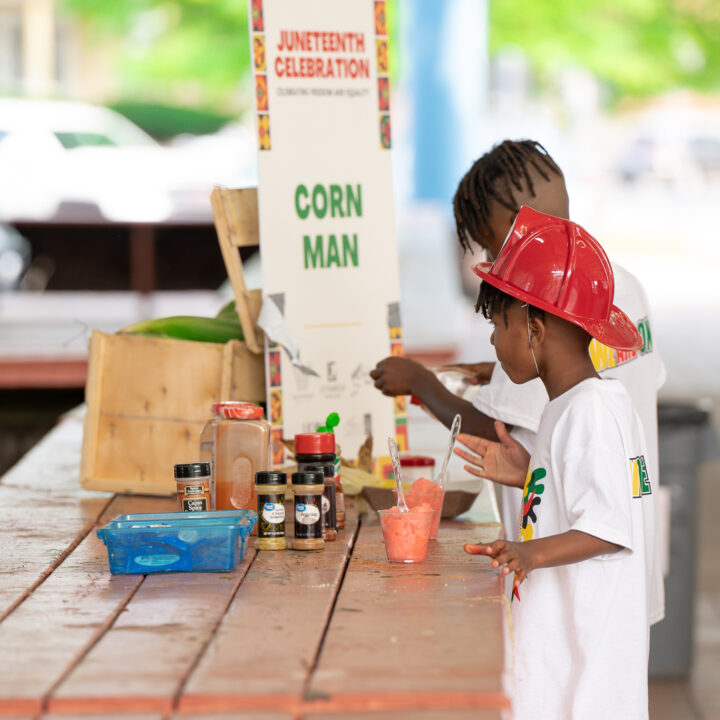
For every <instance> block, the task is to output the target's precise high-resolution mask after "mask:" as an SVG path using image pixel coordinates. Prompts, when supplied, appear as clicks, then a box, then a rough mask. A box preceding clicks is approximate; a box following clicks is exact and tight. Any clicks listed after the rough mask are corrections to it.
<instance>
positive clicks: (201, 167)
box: [0, 98, 255, 222]
mask: <svg viewBox="0 0 720 720" xmlns="http://www.w3.org/2000/svg"><path fill="white" fill-rule="evenodd" d="M254 157H255V154H254V148H253V149H251V148H249V147H248V146H247V143H246V144H245V145H239V146H238V147H237V148H234V152H225V153H224V154H223V155H220V154H218V153H214V154H208V155H205V154H200V153H198V152H194V151H192V146H189V147H183V146H179V147H165V146H163V145H161V144H159V143H158V142H156V141H155V140H154V139H153V138H151V137H150V136H149V135H147V134H146V133H145V132H143V131H142V130H141V129H140V128H139V127H137V126H136V125H135V124H133V123H132V122H130V121H129V120H128V119H127V118H125V117H123V116H122V115H119V114H118V113H116V112H114V111H112V110H109V109H108V108H104V107H99V106H94V105H88V104H84V103H75V102H55V101H40V100H26V99H15V98H0V220H2V221H6V222H7V221H20V220H37V221H52V220H63V221H70V222H75V221H77V222H87V221H93V220H97V221H102V220H107V221H114V222H163V221H190V222H192V221H208V222H209V221H210V220H211V218H212V213H211V209H210V202H209V194H210V190H211V189H212V187H213V185H217V184H220V185H233V184H235V183H237V182H240V181H241V177H240V176H241V173H240V172H239V171H240V170H241V169H242V168H244V167H246V166H247V165H248V162H249V161H250V160H249V158H251V159H252V161H254Z"/></svg>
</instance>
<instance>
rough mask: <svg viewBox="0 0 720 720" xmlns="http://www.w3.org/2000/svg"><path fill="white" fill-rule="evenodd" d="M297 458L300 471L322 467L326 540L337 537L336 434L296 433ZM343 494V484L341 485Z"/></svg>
mask: <svg viewBox="0 0 720 720" xmlns="http://www.w3.org/2000/svg"><path fill="white" fill-rule="evenodd" d="M295 460H296V461H297V464H298V471H299V472H307V471H309V470H310V468H315V467H318V466H319V467H321V468H322V470H323V474H324V476H325V479H324V484H325V490H324V494H323V497H324V501H323V517H324V519H325V523H324V527H326V528H327V529H326V531H325V533H324V535H323V537H325V539H326V540H335V539H337V530H338V527H339V517H338V515H339V513H338V510H339V506H338V495H337V482H336V478H335V475H336V470H335V460H336V457H335V435H333V434H332V433H327V432H315V433H298V434H297V435H295ZM340 494H341V495H342V486H341V487H340ZM342 508H343V525H344V520H345V504H344V502H343V506H342Z"/></svg>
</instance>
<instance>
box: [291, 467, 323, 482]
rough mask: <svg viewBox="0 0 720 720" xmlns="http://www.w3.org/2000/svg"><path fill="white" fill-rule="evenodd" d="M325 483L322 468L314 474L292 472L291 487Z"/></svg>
mask: <svg viewBox="0 0 720 720" xmlns="http://www.w3.org/2000/svg"><path fill="white" fill-rule="evenodd" d="M324 482H325V473H324V472H322V468H318V469H317V471H316V472H294V473H293V474H292V484H293V485H322V484H324Z"/></svg>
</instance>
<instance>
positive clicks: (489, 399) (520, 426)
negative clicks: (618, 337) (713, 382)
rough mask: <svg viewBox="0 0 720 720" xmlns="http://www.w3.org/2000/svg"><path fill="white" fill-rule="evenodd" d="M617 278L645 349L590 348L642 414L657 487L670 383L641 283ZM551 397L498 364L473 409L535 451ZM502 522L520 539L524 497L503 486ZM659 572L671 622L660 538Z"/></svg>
mask: <svg viewBox="0 0 720 720" xmlns="http://www.w3.org/2000/svg"><path fill="white" fill-rule="evenodd" d="M612 268H613V274H614V275H615V297H614V303H615V305H617V306H618V307H619V308H620V309H621V310H623V312H625V313H626V314H627V315H628V317H629V318H630V319H631V320H632V321H633V322H634V323H635V325H636V326H637V327H638V329H639V330H640V333H641V335H642V336H643V340H644V341H645V345H644V346H643V348H642V349H641V350H639V351H632V352H625V351H620V350H615V349H613V348H609V347H607V346H605V345H601V344H600V343H598V342H597V341H596V340H593V342H592V343H591V345H590V353H591V356H592V358H593V363H594V365H595V369H596V370H597V371H598V372H599V373H600V376H601V377H603V378H615V379H617V380H620V381H621V382H622V384H623V385H624V386H625V388H626V390H627V391H628V393H629V394H630V397H631V398H632V402H633V406H634V407H635V409H636V410H637V412H638V414H639V415H640V420H641V421H642V426H643V430H644V432H645V439H646V442H647V448H648V452H647V456H646V458H647V464H648V467H649V472H650V477H651V478H653V480H654V482H656V483H657V482H658V480H657V479H658V478H659V468H658V465H659V462H658V434H657V391H658V389H659V388H661V387H662V385H663V383H664V382H665V365H664V363H663V361H662V358H661V357H660V355H659V353H658V351H657V348H655V347H654V345H653V338H652V331H651V322H650V305H649V303H648V300H647V296H646V295H645V291H644V290H643V287H642V285H641V284H640V281H639V280H638V279H637V278H636V277H635V276H634V275H633V274H632V273H630V272H628V271H627V270H625V269H624V268H623V267H621V266H620V265H616V264H615V263H612ZM547 401H548V395H547V391H546V390H545V386H544V385H543V384H542V381H541V380H540V378H537V379H536V380H531V381H530V382H527V383H524V384H523V385H516V384H515V383H514V382H513V381H512V380H510V378H509V377H508V376H507V374H506V373H505V371H504V370H503V369H502V367H500V363H496V364H495V368H494V370H493V374H492V377H491V379H490V382H489V383H488V384H487V385H481V386H479V387H478V389H477V392H476V393H475V396H474V397H473V400H472V404H473V406H474V407H475V408H477V409H478V410H480V412H482V413H484V414H485V415H488V416H489V417H492V418H497V419H498V420H502V421H503V422H504V423H507V424H509V425H512V426H513V430H511V431H510V434H511V435H512V436H513V437H514V438H515V439H516V440H517V441H518V442H519V443H521V444H522V445H523V447H525V449H526V450H527V451H528V452H532V441H533V434H534V433H535V432H537V429H538V425H539V423H540V416H541V414H542V411H543V408H544V407H545V405H546V404H547ZM501 493H502V503H503V512H502V520H503V524H504V525H505V529H506V532H507V533H508V539H509V540H514V539H515V537H514V532H515V529H516V527H517V518H518V515H519V513H520V504H521V500H522V493H521V492H520V490H518V489H516V488H511V487H506V486H502V490H501ZM654 549H655V562H656V564H657V565H656V568H655V573H654V576H653V583H652V590H653V598H654V599H653V612H652V614H651V621H652V622H653V623H655V622H658V621H660V620H662V619H663V617H665V590H664V585H663V578H662V567H661V557H660V556H661V552H660V549H661V548H660V542H659V539H658V541H657V542H655V544H654Z"/></svg>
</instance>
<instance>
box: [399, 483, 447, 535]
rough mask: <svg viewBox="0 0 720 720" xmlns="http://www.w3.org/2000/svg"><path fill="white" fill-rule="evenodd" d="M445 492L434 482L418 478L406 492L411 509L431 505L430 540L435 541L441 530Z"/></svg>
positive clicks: (406, 500)
mask: <svg viewBox="0 0 720 720" xmlns="http://www.w3.org/2000/svg"><path fill="white" fill-rule="evenodd" d="M393 492H394V493H395V501H396V502H397V489H395V488H394V489H393ZM444 499H445V491H444V490H443V489H442V488H441V487H440V486H439V485H438V484H437V483H434V482H433V481H432V480H428V479H427V478H418V479H417V480H416V481H415V482H414V483H413V484H412V485H411V486H410V487H409V488H408V489H407V490H405V502H406V503H407V506H408V507H409V508H414V507H418V506H420V505H429V506H430V507H431V508H432V509H433V519H432V525H431V526H430V539H431V540H434V539H435V538H437V536H438V531H439V530H440V518H441V517H442V508H443V500H444Z"/></svg>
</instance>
